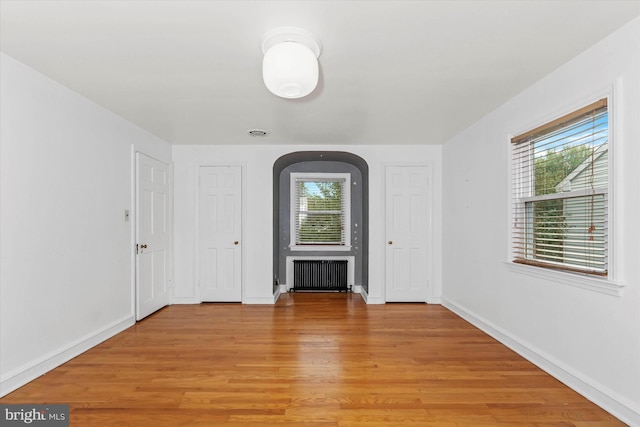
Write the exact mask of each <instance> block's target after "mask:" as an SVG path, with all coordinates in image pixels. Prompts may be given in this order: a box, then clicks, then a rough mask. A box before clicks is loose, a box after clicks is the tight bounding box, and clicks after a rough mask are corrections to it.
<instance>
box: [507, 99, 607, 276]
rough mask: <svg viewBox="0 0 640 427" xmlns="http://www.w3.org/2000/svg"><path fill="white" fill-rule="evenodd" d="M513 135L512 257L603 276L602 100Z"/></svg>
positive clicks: (604, 129) (604, 164) (604, 144)
mask: <svg viewBox="0 0 640 427" xmlns="http://www.w3.org/2000/svg"><path fill="white" fill-rule="evenodd" d="M511 142H512V145H513V147H512V153H513V154H512V189H513V190H512V191H513V193H512V200H513V205H512V215H513V230H512V236H513V242H512V246H513V247H512V250H513V261H514V262H516V263H524V264H531V265H537V266H542V267H549V268H556V269H562V270H568V271H575V272H582V273H590V274H597V275H603V276H606V275H607V272H608V258H607V257H608V254H607V248H608V229H609V224H608V220H609V218H608V188H609V156H608V151H609V119H608V111H607V100H606V99H602V100H600V101H598V102H595V103H593V104H590V105H588V106H586V107H584V108H581V109H579V110H577V111H574V112H573V113H571V114H568V115H566V116H563V117H560V118H558V119H556V120H554V121H552V122H550V123H547V124H545V125H543V126H540V127H538V128H535V129H533V130H531V131H529V132H526V133H524V134H522V135H519V136H516V137H514V138H513V139H512V140H511Z"/></svg>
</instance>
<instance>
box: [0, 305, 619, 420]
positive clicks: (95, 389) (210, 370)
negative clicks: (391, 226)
mask: <svg viewBox="0 0 640 427" xmlns="http://www.w3.org/2000/svg"><path fill="white" fill-rule="evenodd" d="M0 403H68V404H70V405H71V416H70V418H71V425H72V426H82V427H84V426H120V427H123V426H132V427H145V426H154V427H159V426H172V427H173V426H191V427H194V426H202V427H204V426H234V427H238V426H258V425H264V424H269V425H271V426H285V425H286V426H296V425H297V426H307V427H311V426H317V427H335V426H339V427H346V426H367V427H374V426H384V427H392V426H403V427H417V426H496V425H498V426H583V427H587V426H590V427H595V426H598V427H602V426H617V425H624V424H623V423H621V422H620V421H618V420H617V419H616V418H614V417H613V416H611V415H610V414H608V413H607V412H605V411H604V410H602V409H601V408H599V407H598V406H596V405H594V404H593V403H591V402H589V401H588V400H586V399H585V398H583V397H581V396H580V395H578V394H577V393H576V392H574V391H572V390H571V389H569V388H567V387H566V386H564V385H563V384H561V383H560V382H558V381H557V380H555V379H554V378H552V377H551V376H549V375H547V374H546V373H544V372H543V371H541V370H540V369H538V368H536V367H535V366H533V365H532V364H531V363H529V362H527V361H526V360H524V359H523V358H521V357H520V356H518V355H517V354H515V353H514V352H512V351H511V350H509V349H507V348H506V347H504V346H503V345H501V344H499V343H498V342H497V341H495V340H494V339H492V338H491V337H489V336H487V335H486V334H484V333H483V332H481V331H480V330H478V329H476V328H475V327H473V326H471V325H470V324H469V323H467V322H465V321H464V320H462V319H460V318H459V317H458V316H456V315H455V314H453V313H451V312H450V311H448V310H446V309H445V308H443V307H440V306H433V305H426V304H386V305H369V306H368V305H366V304H365V303H364V302H363V301H362V299H361V298H360V296H359V295H355V294H303V293H299V294H294V295H283V296H282V297H281V298H280V300H279V301H278V303H277V304H276V305H275V306H256V305H240V304H203V305H175V306H171V307H167V308H165V309H163V310H161V311H159V312H157V313H155V314H153V315H152V316H150V317H149V318H147V319H145V320H143V321H142V322H139V323H137V324H136V325H135V326H132V327H131V328H129V329H127V330H126V331H124V332H123V333H121V334H119V335H117V336H116V337H114V338H112V339H110V340H108V341H106V342H104V343H103V344H101V345H99V346H97V347H95V348H93V349H91V350H89V351H88V352H86V353H84V354H82V355H80V356H79V357H77V358H75V359H73V360H71V361H70V362H68V363H66V364H64V365H63V366H60V367H59V368H57V369H55V370H53V371H51V372H50V373H48V374H46V375H45V376H43V377H41V378H39V379H37V380H35V381H33V382H31V383H30V384H28V385H26V386H24V387H22V388H21V389H19V390H17V391H15V392H13V393H11V394H9V395H8V396H5V397H4V398H2V399H0Z"/></svg>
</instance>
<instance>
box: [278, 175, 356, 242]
mask: <svg viewBox="0 0 640 427" xmlns="http://www.w3.org/2000/svg"><path fill="white" fill-rule="evenodd" d="M300 180H304V181H340V182H342V200H343V201H344V206H342V215H343V224H344V244H326V245H325V244H308V245H300V244H297V243H296V241H297V235H298V228H297V224H296V205H297V203H296V202H297V201H296V197H297V194H298V190H297V185H296V183H297V182H298V181H300ZM289 185H290V192H289V207H290V215H289V249H291V250H292V251H316V252H325V251H327V252H334V251H335V252H338V251H339V252H347V251H351V174H350V173H325V172H292V173H291V174H290V175H289Z"/></svg>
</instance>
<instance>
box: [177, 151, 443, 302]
mask: <svg viewBox="0 0 640 427" xmlns="http://www.w3.org/2000/svg"><path fill="white" fill-rule="evenodd" d="M313 150H325V151H330V150H339V151H347V152H350V153H353V154H356V155H358V156H360V157H362V158H363V159H365V160H366V161H367V163H368V165H369V203H370V210H369V241H370V247H369V293H368V299H367V301H368V302H370V303H381V302H384V289H383V277H384V274H383V273H384V269H383V268H384V262H383V259H384V257H383V255H384V249H385V244H386V240H385V237H384V218H383V215H382V213H383V212H384V205H383V198H384V167H385V165H387V164H417V163H422V164H427V165H430V166H431V170H432V177H433V185H432V187H433V189H434V192H433V200H434V212H433V215H434V218H433V223H434V236H433V245H434V246H433V247H434V253H433V271H432V277H431V281H430V283H431V284H432V289H431V290H430V294H431V295H432V296H433V297H434V298H432V300H434V301H436V300H437V301H439V297H440V294H441V288H440V283H441V270H440V265H441V260H440V245H441V238H440V227H439V224H440V223H441V210H440V206H441V203H440V200H441V191H440V190H441V173H442V171H441V147H439V146H402V145H398V146H391V145H389V146H343V145H340V146H336V145H326V146H306V145H305V146H284V145H269V146H267V145H264V146H237V147H236V146H174V147H173V161H174V233H175V237H174V245H175V246H174V250H175V257H174V298H173V302H174V303H193V302H199V297H198V292H197V286H196V280H197V278H196V275H195V245H196V240H195V238H196V221H195V218H196V203H197V201H196V188H197V187H196V178H197V169H198V167H199V166H201V165H218V164H222V165H224V164H238V165H242V166H243V170H244V174H245V175H244V200H245V205H244V213H245V221H244V228H243V239H242V240H243V251H244V252H243V275H244V276H243V283H244V292H243V302H245V303H265V304H272V303H273V301H274V298H273V292H272V286H273V262H272V256H273V254H272V247H273V245H272V240H273V231H272V227H273V213H272V206H273V188H272V186H273V184H272V174H273V164H274V162H275V161H276V160H277V159H278V158H279V157H280V156H282V155H284V154H287V153H291V152H295V151H313Z"/></svg>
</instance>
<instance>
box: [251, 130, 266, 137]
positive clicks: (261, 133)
mask: <svg viewBox="0 0 640 427" xmlns="http://www.w3.org/2000/svg"><path fill="white" fill-rule="evenodd" d="M247 133H248V134H249V136H255V137H263V136H267V135H269V132H267V131H266V130H262V129H251V130H249V131H247Z"/></svg>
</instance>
